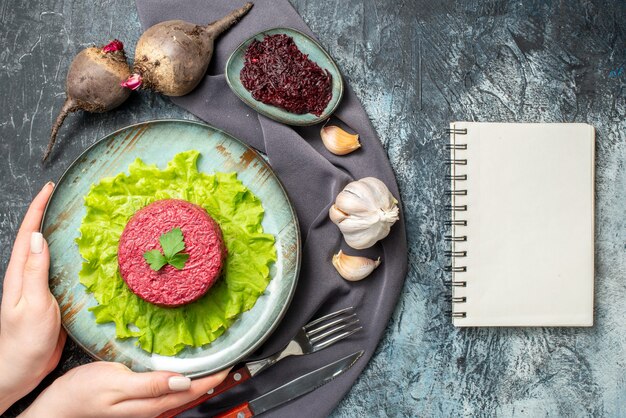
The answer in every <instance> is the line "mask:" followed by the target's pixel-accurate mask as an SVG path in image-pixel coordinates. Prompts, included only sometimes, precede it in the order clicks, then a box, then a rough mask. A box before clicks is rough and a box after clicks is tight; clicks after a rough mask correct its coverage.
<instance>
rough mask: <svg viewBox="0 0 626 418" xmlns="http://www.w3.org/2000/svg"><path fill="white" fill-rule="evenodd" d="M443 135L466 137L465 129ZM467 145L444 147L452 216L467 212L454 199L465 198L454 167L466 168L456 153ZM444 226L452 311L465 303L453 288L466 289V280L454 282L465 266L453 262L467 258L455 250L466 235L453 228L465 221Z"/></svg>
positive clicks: (464, 176) (459, 314) (454, 314)
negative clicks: (447, 155)
mask: <svg viewBox="0 0 626 418" xmlns="http://www.w3.org/2000/svg"><path fill="white" fill-rule="evenodd" d="M445 134H447V135H451V136H452V137H453V139H454V137H455V136H456V135H467V129H458V128H447V129H446V130H445ZM467 145H468V144H457V143H456V141H455V140H452V141H450V143H448V144H447V145H446V150H449V151H450V154H451V155H450V158H448V159H446V164H449V165H450V167H451V171H452V172H451V173H450V175H448V176H446V180H447V181H449V182H450V183H451V184H452V187H451V188H450V189H448V190H446V191H445V193H446V195H448V196H450V197H451V200H452V202H451V204H450V205H446V209H447V210H449V211H450V212H451V214H452V215H454V214H455V213H457V212H467V205H460V204H457V202H456V197H458V196H467V190H466V189H462V188H457V186H456V182H461V181H467V174H456V170H455V167H456V166H466V165H467V158H459V156H458V155H457V151H466V150H467ZM446 226H450V227H451V228H452V234H451V235H446V236H445V237H444V239H445V240H446V241H447V242H450V245H451V246H452V249H451V250H450V251H446V252H445V256H446V257H449V258H450V260H451V263H450V265H448V266H445V267H444V270H445V271H447V272H451V273H452V277H453V278H452V279H451V280H447V281H446V282H445V284H446V285H447V286H450V287H451V290H452V294H451V295H447V296H446V300H447V302H449V303H451V304H452V307H453V309H454V306H455V304H459V303H466V302H467V297H466V296H455V295H454V288H462V287H467V281H466V280H456V274H457V273H465V272H467V266H459V265H457V264H456V263H455V262H454V260H456V259H458V258H463V257H467V251H457V250H456V249H455V243H457V242H465V241H467V236H466V235H459V236H457V235H455V233H454V231H455V227H456V226H467V220H465V219H457V218H456V216H452V219H451V220H449V221H446ZM448 314H449V315H450V316H451V317H452V318H466V317H467V312H455V311H454V310H450V311H448Z"/></svg>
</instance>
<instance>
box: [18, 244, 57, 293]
mask: <svg viewBox="0 0 626 418" xmlns="http://www.w3.org/2000/svg"><path fill="white" fill-rule="evenodd" d="M49 268H50V253H49V251H48V244H47V243H46V240H45V239H44V237H43V235H41V233H40V232H32V233H31V236H30V251H29V252H28V258H27V259H26V264H25V265H24V273H23V279H22V296H26V298H30V297H34V298H43V297H45V298H49V297H50V295H49V294H50V290H49V288H48V269H49Z"/></svg>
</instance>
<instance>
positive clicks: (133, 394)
mask: <svg viewBox="0 0 626 418" xmlns="http://www.w3.org/2000/svg"><path fill="white" fill-rule="evenodd" d="M128 377H129V378H128V379H127V380H126V384H125V386H127V387H126V390H125V393H126V394H127V395H128V399H144V398H158V397H159V396H163V395H167V394H168V393H172V392H183V391H186V390H189V388H190V387H191V379H189V378H188V377H185V376H181V375H177V374H172V373H170V372H144V373H132V374H131V375H129V376H128Z"/></svg>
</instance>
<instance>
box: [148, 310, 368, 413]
mask: <svg viewBox="0 0 626 418" xmlns="http://www.w3.org/2000/svg"><path fill="white" fill-rule="evenodd" d="M361 329H363V327H362V326H361V325H359V318H358V317H357V316H356V313H354V308H353V307H352V306H351V307H349V308H345V309H341V310H339V311H337V312H333V313H330V314H328V315H325V316H323V317H321V318H318V319H315V320H313V321H311V322H309V323H308V324H306V325H305V326H303V327H302V328H300V330H299V331H298V333H297V334H296V336H295V337H294V338H293V339H292V340H291V341H290V342H289V344H287V347H285V348H283V349H282V350H280V351H279V352H278V353H276V354H274V355H271V356H269V357H266V358H264V359H262V360H257V361H249V362H247V363H245V364H244V365H243V366H242V367H240V368H238V369H236V370H231V372H230V373H228V376H226V379H224V381H223V382H222V383H220V384H219V385H218V386H216V387H215V388H213V389H211V390H209V391H208V392H207V393H206V394H204V395H202V396H201V397H199V398H198V399H196V400H194V401H191V402H189V403H188V404H185V405H183V406H180V407H178V408H175V409H171V410H169V411H167V412H164V413H163V414H161V415H159V417H158V418H171V417H174V416H176V415H178V414H180V413H181V412H183V411H186V410H187V409H189V408H193V407H194V406H196V405H199V404H201V403H202V402H204V401H206V400H207V399H210V398H212V397H214V396H217V395H219V394H220V393H222V392H225V391H227V390H228V389H230V388H232V387H234V386H237V385H238V384H240V383H243V382H245V381H246V380H248V379H250V378H251V377H252V376H255V375H257V374H259V373H260V372H262V371H263V370H265V369H267V368H268V367H271V366H273V365H274V364H276V363H277V362H279V361H280V360H282V359H284V358H285V357H289V356H301V355H303V354H311V353H315V352H316V351H319V350H322V349H324V348H326V347H328V346H331V345H333V344H335V343H336V342H338V341H341V340H343V339H345V338H348V337H349V336H351V335H352V334H354V333H355V332H357V331H359V330H361Z"/></svg>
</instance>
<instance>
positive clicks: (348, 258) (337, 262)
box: [333, 250, 380, 282]
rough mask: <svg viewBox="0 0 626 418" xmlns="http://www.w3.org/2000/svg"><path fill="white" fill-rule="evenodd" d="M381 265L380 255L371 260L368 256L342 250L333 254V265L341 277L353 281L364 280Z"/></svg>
mask: <svg viewBox="0 0 626 418" xmlns="http://www.w3.org/2000/svg"><path fill="white" fill-rule="evenodd" d="M379 265H380V257H378V259H377V260H371V259H369V258H366V257H357V256H352V255H347V254H344V253H343V251H341V250H339V253H337V254H335V255H333V266H335V269H337V271H338V272H339V274H340V275H341V277H343V278H344V279H346V280H349V281H351V282H356V281H359V280H363V279H364V278H366V277H367V276H369V275H370V274H371V273H372V271H374V269H375V268H376V267H378V266H379Z"/></svg>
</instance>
